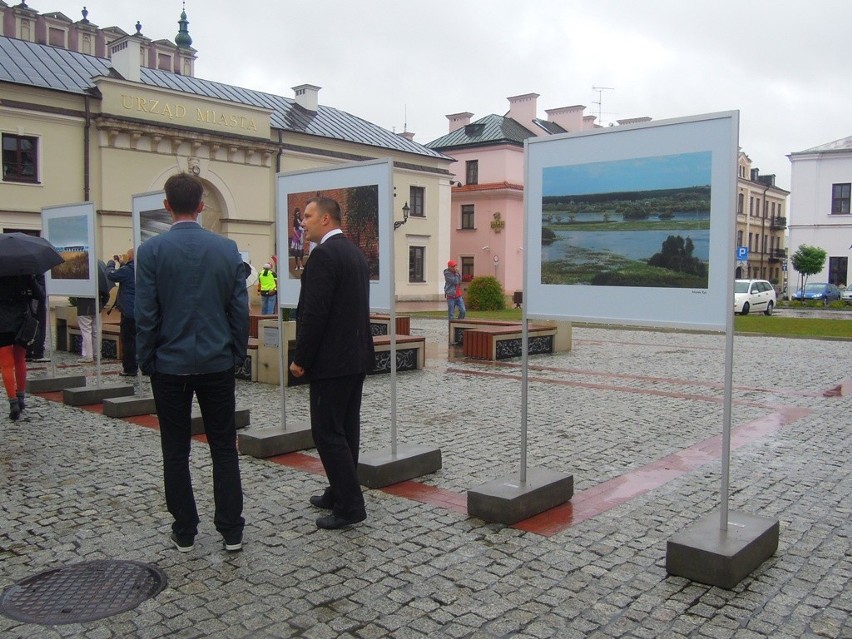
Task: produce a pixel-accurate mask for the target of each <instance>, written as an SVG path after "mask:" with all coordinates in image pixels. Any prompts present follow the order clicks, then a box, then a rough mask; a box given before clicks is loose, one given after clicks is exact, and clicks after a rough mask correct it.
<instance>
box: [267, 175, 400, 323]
mask: <svg viewBox="0 0 852 639" xmlns="http://www.w3.org/2000/svg"><path fill="white" fill-rule="evenodd" d="M392 184H393V161H392V160H390V159H383V160H372V161H369V162H353V163H348V164H342V165H340V166H335V167H330V168H324V169H310V170H305V171H295V172H288V173H280V174H278V176H277V179H276V186H275V191H276V229H277V238H276V239H277V246H278V256H279V258H278V304H279V306H282V307H291V308H295V307H296V305H297V304H298V301H299V290H300V283H301V280H300V279H299V276H298V275H296V274H294V273H293V272H291V270H290V268H289V262H290V260H289V251H288V250H287V249H288V247H289V246H290V233H291V232H292V228H293V212H294V210H295V209H296V208H299V209H300V210H301V211H304V209H305V203H306V202H307V200H309V199H310V198H312V197H315V196H317V195H322V196H325V197H330V198H332V199H334V200H337V202H338V204H340V208H341V212H342V216H343V230H344V232H345V233H346V235H347V237H348V238H349V239H350V240H352V241H353V242H355V244H357V245H358V246H359V247H360V248H361V250H362V251H364V254H365V257H366V258H367V263H368V264H369V266H370V273H371V279H370V309H371V310H372V311H378V312H389V311H390V308H391V299H392V295H391V289H392V283H391V268H392V266H393V265H392V263H391V262H392V259H393V257H392V253H391V250H392V247H391V244H390V243H391V242H392V241H393V235H392V218H391V209H392V206H393V192H392ZM306 257H308V259H309V256H308V255H306Z"/></svg>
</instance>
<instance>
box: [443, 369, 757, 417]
mask: <svg viewBox="0 0 852 639" xmlns="http://www.w3.org/2000/svg"><path fill="white" fill-rule="evenodd" d="M447 372H448V373H459V374H463V375H478V376H480V377H497V378H501V379H513V380H518V381H521V377H520V375H515V374H509V373H491V372H487V371H471V370H466V369H462V368H448V369H447ZM527 381H529V382H539V383H541V384H555V385H557V386H575V387H580V388H591V389H595V390H610V391H618V392H620V393H635V394H638V395H656V396H658V397H673V398H675V399H693V400H697V401H702V402H715V403H719V402H722V401H723V399H724V398H723V397H722V396H714V395H698V394H695V393H682V392H677V391H666V390H659V389H656V388H638V387H636V386H618V385H615V384H596V383H593V382H580V381H572V380H567V379H550V378H548V377H535V376H529V375H528V376H527ZM732 402H733V403H734V404H737V405H739V406H755V407H758V408H771V407H770V406H769V405H767V404H765V403H762V402H755V401H747V400H736V399H735V400H732Z"/></svg>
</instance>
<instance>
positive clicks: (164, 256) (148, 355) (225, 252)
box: [135, 222, 249, 375]
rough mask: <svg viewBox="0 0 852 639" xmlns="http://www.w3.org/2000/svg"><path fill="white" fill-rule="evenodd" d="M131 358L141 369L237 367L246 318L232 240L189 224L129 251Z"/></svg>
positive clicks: (177, 371)
mask: <svg viewBox="0 0 852 639" xmlns="http://www.w3.org/2000/svg"><path fill="white" fill-rule="evenodd" d="M135 317H136V357H137V359H138V360H139V367H140V368H141V369H142V372H143V373H145V374H148V375H150V374H151V373H155V372H159V373H167V374H171V375H192V374H204V373H219V372H222V371H224V370H227V369H229V368H230V369H233V368H234V366H236V365H238V364H242V362H243V360H245V358H246V351H247V349H248V335H249V319H248V293H247V292H246V277H245V267H244V266H243V260H242V257H240V253H239V251H237V245H236V243H235V242H234V241H233V240H229V239H227V238H224V237H220V236H218V235H216V234H215V233H211V232H210V231H207V230H205V229H203V228H201V226H199V225H198V224H196V223H194V222H180V223H178V224H175V225H174V226H172V228H171V230H169V231H168V232H166V233H163V234H161V235H157V236H155V237H152V238H151V239H149V240H146V241H145V242H143V243H142V244H141V245H140V246H139V249H138V250H137V252H136V309H135Z"/></svg>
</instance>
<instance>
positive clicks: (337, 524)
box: [317, 513, 367, 530]
mask: <svg viewBox="0 0 852 639" xmlns="http://www.w3.org/2000/svg"><path fill="white" fill-rule="evenodd" d="M366 518H367V513H364V514H363V515H358V516H357V517H353V518H351V519H349V518H344V517H338V516H337V515H326V516H325V517H320V518H319V519H317V528H324V529H326V530H336V529H338V528H347V527H348V526H352V525H354V524H357V523H358V522H360V521H364V520H365V519H366Z"/></svg>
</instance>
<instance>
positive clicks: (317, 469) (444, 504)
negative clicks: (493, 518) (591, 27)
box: [39, 369, 850, 536]
mask: <svg viewBox="0 0 852 639" xmlns="http://www.w3.org/2000/svg"><path fill="white" fill-rule="evenodd" d="M448 370H452V369H448ZM456 372H461V373H470V372H471V371H462V370H458V371H456ZM476 374H481V375H492V376H499V377H514V376H507V375H501V374H496V373H476ZM542 381H552V380H542ZM593 386H595V387H596V386H598V385H593ZM844 386H846V387H849V386H850V380H844V382H843V383H842V384H841V385H839V386H837V387H836V388H834V389H831V390H830V391H826V394H827V395H828V394H829V393H835V392H836V393H837V394H838V395H839V394H840V393H841V390H842V389H843V388H844ZM627 390H630V389H627ZM634 390H635V389H634ZM39 396H40V397H44V398H45V399H48V400H51V401H58V402H61V401H62V399H63V397H62V393H61V392H56V393H39ZM675 396H679V397H688V398H693V399H695V398H698V399H706V400H708V401H717V398H704V397H701V396H691V395H686V394H679V395H675ZM78 408H83V409H85V410H92V411H93V412H99V411H98V410H97V409H96V408H95V407H94V406H82V407H78ZM809 413H810V409H807V408H797V407H782V408H781V409H780V410H778V411H777V412H775V413H772V414H770V415H767V416H765V417H762V418H759V419H756V420H754V421H752V422H749V423H747V424H744V425H742V426H739V427H738V428H735V429H734V430H733V431H732V433H731V450H732V451H734V450H737V449H739V448H741V447H743V446H746V445H748V444H751V443H753V442H755V441H757V440H759V439H761V438H763V437H766V436H767V435H770V434H772V433H775V432H777V431H778V430H780V429H781V428H782V427H783V426H786V425H788V424H791V423H793V422H794V421H796V420H798V419H801V418H802V417H804V416H805V415H807V414H809ZM123 419H125V421H128V422H130V423H134V424H138V425H140V426H145V427H148V428H158V427H159V422H158V421H157V418H156V416H155V415H139V416H135V417H126V418H123ZM193 439H195V440H196V441H201V442H205V441H207V438H206V436H204V435H195V436H194V437H193ZM721 450H722V436H721V435H718V436H716V437H711V438H709V439H706V440H704V441H702V442H699V443H697V444H695V445H693V446H690V447H688V448H685V449H683V450H681V451H678V452H676V453H673V454H671V455H668V456H666V457H663V458H662V459H659V460H657V461H655V462H652V463H650V464H646V465H645V466H642V467H641V468H637V469H635V470H632V471H630V472H628V473H625V474H624V475H620V476H618V477H615V478H613V479H611V480H609V481H606V482H603V483H601V484H598V485H596V486H593V487H592V488H589V489H587V490H584V491H580V492H578V493H575V494H574V496H573V498H572V500H571V501H570V502H568V503H566V504H563V505H561V506H557V507H556V508H552V509H550V510H548V511H546V512H544V513H541V514H539V515H536V516H535V517H530V518H529V519H525V520H524V521H521V522H518V523H516V524H514V525H513V526H512V527H513V528H517V529H519V530H524V531H527V532H531V533H535V534H538V535H542V536H551V535H555V534H556V533H559V532H561V531H563V530H566V529H567V528H569V527H571V526H573V525H575V524H579V523H580V522H583V521H586V520H587V519H591V518H593V517H596V516H597V515H600V514H602V513H604V512H606V511H608V510H611V509H612V508H615V507H616V506H620V505H621V504H623V503H626V502H628V501H630V500H631V499H635V498H636V497H639V496H641V495H643V494H645V493H647V492H649V491H651V490H653V489H655V488H659V487H660V486H662V485H664V484H666V483H668V482H669V481H672V480H673V479H677V478H678V477H680V476H682V475H684V474H686V473H689V472H692V471H693V470H696V469H697V468H700V467H701V466H704V465H705V464H708V463H712V462H715V461H717V460H718V459H719V458H720V457H721ZM267 461H271V462H273V463H276V464H281V465H283V466H287V467H289V468H293V469H295V470H301V471H304V472H311V473H315V474H324V471H323V468H322V462H321V461H320V460H319V458H317V457H314V456H312V455H306V454H304V453H288V454H286V455H277V456H274V457H269V458H267ZM381 490H382V492H385V493H387V494H389V495H394V496H397V497H402V498H403V499H410V500H412V501H417V502H420V503H424V504H429V505H432V506H437V507H439V508H444V509H446V510H450V511H453V512H457V513H461V514H467V494H466V493H457V492H454V491H451V490H445V489H442V488H438V487H435V486H430V485H427V484H422V483H420V482H415V481H405V482H400V483H399V484H395V485H393V486H388V487H385V488H383V489H381Z"/></svg>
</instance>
